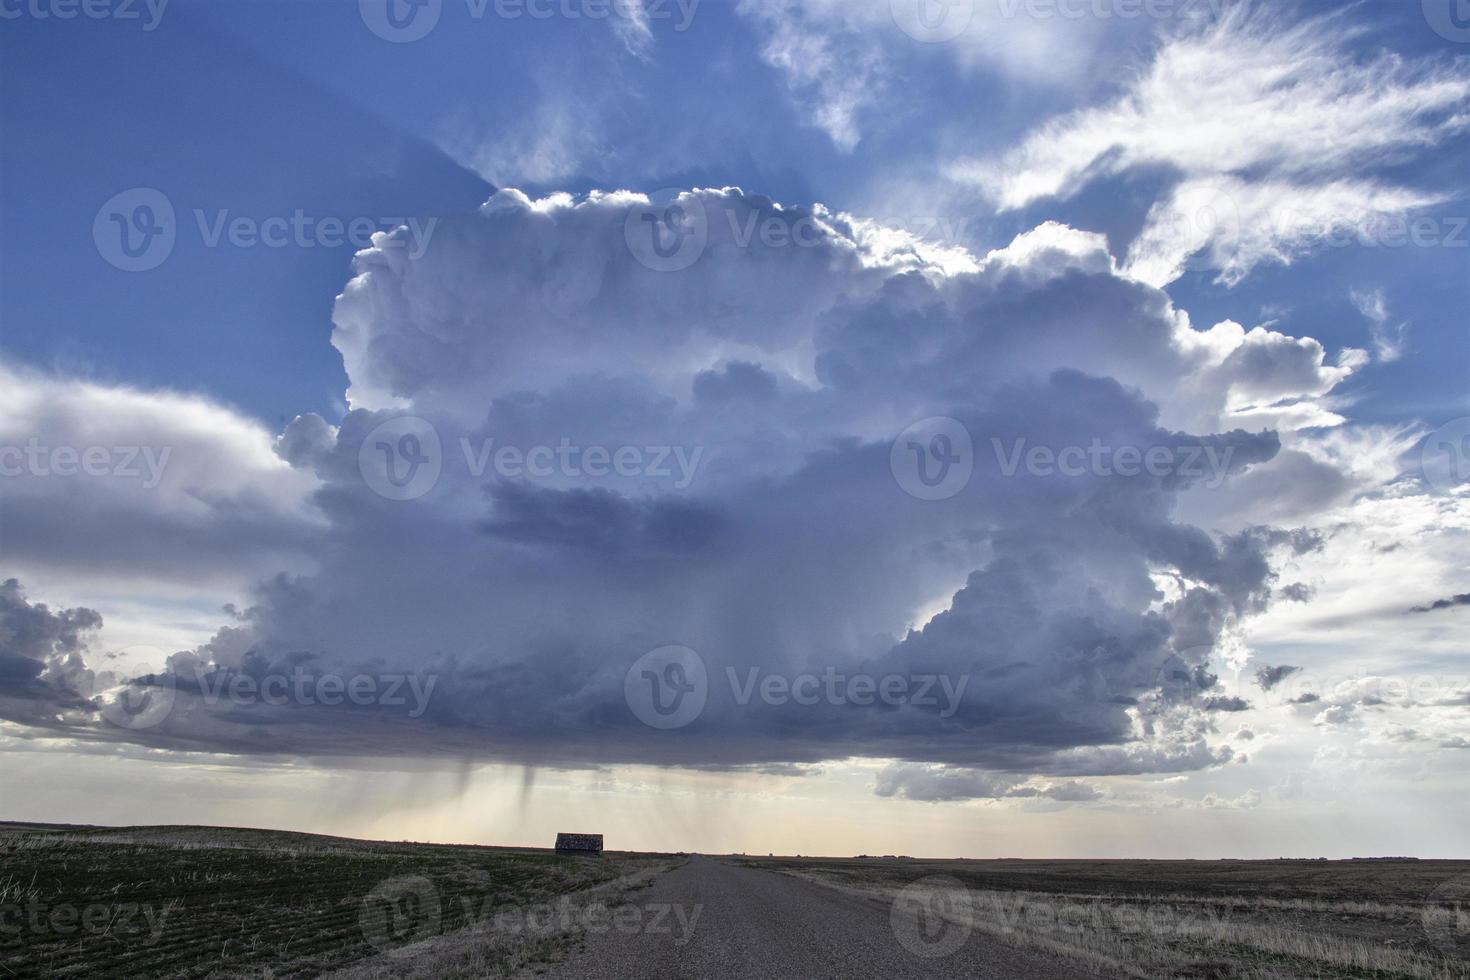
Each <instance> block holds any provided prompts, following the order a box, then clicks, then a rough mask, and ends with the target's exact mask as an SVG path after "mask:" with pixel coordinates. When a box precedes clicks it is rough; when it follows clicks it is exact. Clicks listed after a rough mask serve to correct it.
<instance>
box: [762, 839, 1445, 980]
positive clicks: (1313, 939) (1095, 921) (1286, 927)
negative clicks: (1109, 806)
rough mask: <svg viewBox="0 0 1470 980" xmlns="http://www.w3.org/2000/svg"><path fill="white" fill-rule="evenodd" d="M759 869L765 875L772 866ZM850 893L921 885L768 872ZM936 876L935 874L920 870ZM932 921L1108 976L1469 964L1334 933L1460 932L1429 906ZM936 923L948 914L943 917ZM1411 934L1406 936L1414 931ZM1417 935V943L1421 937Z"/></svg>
mask: <svg viewBox="0 0 1470 980" xmlns="http://www.w3.org/2000/svg"><path fill="white" fill-rule="evenodd" d="M764 866H766V867H770V865H769V864H765V865H764ZM773 870H781V871H783V872H784V873H786V874H791V875H795V876H797V877H801V878H805V879H807V880H810V881H814V882H816V883H819V884H822V885H826V886H828V887H832V888H837V889H839V890H841V891H845V892H848V893H851V894H858V895H863V896H867V897H874V898H878V899H880V900H882V901H885V902H889V903H891V902H893V901H894V900H895V899H897V897H898V896H899V894H900V892H901V891H902V889H903V888H904V887H905V885H907V884H909V883H910V882H913V881H915V880H922V879H923V877H924V876H923V875H921V874H918V873H916V872H915V871H914V870H912V869H908V868H904V867H903V866H901V865H893V866H890V867H889V868H888V869H886V870H885V869H884V868H882V866H874V865H870V866H865V867H862V868H860V869H855V868H853V867H852V866H850V865H849V866H838V867H832V868H824V867H822V866H821V865H820V863H819V862H804V863H803V864H802V865H801V866H799V867H797V866H785V867H779V868H773ZM923 870H933V869H923ZM934 891H935V893H936V895H937V896H938V897H943V898H947V901H943V902H938V903H935V904H934V905H932V906H931V908H933V909H935V910H936V911H938V910H942V909H946V908H947V909H950V910H953V911H952V912H951V913H950V914H948V915H946V917H947V918H950V919H952V920H954V921H958V922H968V923H969V925H970V926H971V927H972V928H973V929H974V930H975V931H976V932H978V933H982V934H984V935H987V936H990V937H993V938H995V939H997V940H1000V941H1002V942H1005V943H1008V944H1011V945H1015V946H1019V947H1023V948H1029V949H1035V950H1041V951H1045V952H1049V953H1054V954H1060V955H1064V956H1068V957H1070V958H1072V959H1074V960H1077V961H1079V962H1082V963H1085V964H1087V965H1088V966H1090V967H1092V968H1093V969H1096V970H1098V971H1099V972H1100V973H1102V974H1104V975H1107V976H1129V977H1138V978H1155V977H1190V978H1210V980H1226V978H1230V980H1237V978H1238V980H1297V978H1333V980H1347V978H1361V980H1390V978H1393V980H1400V978H1401V980H1466V978H1470V961H1465V960H1459V959H1452V958H1451V957H1449V956H1448V955H1446V954H1445V953H1444V951H1441V950H1437V949H1435V948H1433V947H1432V946H1431V945H1430V944H1429V943H1427V942H1419V943H1415V944H1412V945H1411V944H1410V943H1409V942H1407V941H1406V940H1403V939H1385V938H1365V937H1362V936H1358V935H1353V934H1351V933H1349V932H1344V931H1341V930H1340V929H1338V928H1334V926H1337V925H1341V924H1343V923H1348V922H1353V923H1356V922H1357V921H1358V920H1362V919H1369V920H1378V921H1379V922H1381V923H1385V924H1398V925H1404V926H1406V927H1411V928H1417V927H1418V923H1419V921H1420V917H1421V915H1426V914H1427V915H1429V916H1431V918H1434V917H1438V918H1435V921H1439V919H1442V920H1443V923H1444V924H1445V925H1446V927H1447V928H1455V927H1457V926H1459V925H1461V924H1462V920H1461V919H1457V918H1456V917H1457V916H1461V915H1463V913H1462V912H1460V911H1459V910H1456V909H1450V908H1438V907H1434V906H1428V907H1426V906H1424V905H1422V904H1421V905H1418V906H1411V905H1407V904H1403V903H1372V902H1364V901H1360V900H1348V901H1342V902H1332V901H1327V900H1323V899H1321V898H1313V899H1301V898H1272V897H1266V896H1261V897H1259V898H1251V897H1248V896H1244V895H1240V894H1233V895H1224V896H1214V897H1211V896H1205V895H1199V894H1190V895H1177V894H1131V895H1130V894H1119V895H1102V894H1098V893H1097V892H1096V891H1090V892H1085V893H1077V892H1056V893H1051V892H1038V891H1024V890H1005V889H984V888H974V887H966V886H963V885H960V884H958V883H956V884H955V885H953V886H949V887H945V886H938V887H936V888H935V889H934ZM940 914H944V913H942V912H940ZM1410 923H1412V924H1413V925H1412V926H1409V924H1410ZM1421 935H1422V934H1421Z"/></svg>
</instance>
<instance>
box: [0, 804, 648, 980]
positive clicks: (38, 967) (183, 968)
mask: <svg viewBox="0 0 1470 980" xmlns="http://www.w3.org/2000/svg"><path fill="white" fill-rule="evenodd" d="M674 863H676V862H675V860H674V859H673V858H667V857H666V858H660V857H658V856H652V855H624V854H616V853H609V854H607V855H604V856H603V857H601V858H569V857H559V856H557V855H555V854H554V853H551V852H549V851H536V850H515V849H506V848H491V847H470V846H451V845H434V844H412V843H391V842H373V841H356V840H347V839H343V838H335V837H323V836H317V835H313V834H295V833H284V832H276V831H266V830H244V829H228V828H206V827H138V828H88V827H70V826H68V827H62V826H56V825H49V826H48V825H36V824H3V823H0V977H86V978H92V977H138V976H150V977H245V976H250V977H282V978H284V977H308V976H318V975H321V974H324V973H331V972H333V971H337V970H343V969H347V970H356V971H358V972H359V973H360V975H364V976H369V975H370V976H411V975H420V973H419V972H418V971H420V970H421V967H413V966H409V965H406V964H411V963H414V962H421V963H433V962H434V960H435V955H436V954H435V953H434V950H433V947H434V946H435V944H443V943H446V942H448V941H449V940H450V939H451V938H454V937H458V938H457V939H456V941H455V942H454V943H453V946H454V949H453V955H452V957H451V958H453V959H456V960H460V961H469V962H473V963H474V972H475V975H479V976H494V975H496V974H497V973H501V972H505V971H507V970H509V969H511V968H513V967H516V966H521V965H525V964H526V963H527V962H530V961H534V959H535V958H536V957H538V956H542V955H546V956H551V955H555V952H556V947H557V944H558V942H559V941H560V940H561V939H562V938H563V936H564V933H565V930H564V929H561V928H559V926H558V922H557V910H558V909H559V908H564V907H565V906H566V903H567V902H569V901H571V900H572V897H573V896H576V895H578V894H587V893H588V891H589V890H597V889H599V888H600V889H601V890H603V891H606V889H608V888H609V886H614V887H616V886H618V885H619V884H620V883H626V882H629V881H635V880H636V879H637V878H638V877H639V876H640V875H644V876H646V875H648V874H651V873H653V872H654V871H657V870H659V869H661V868H666V867H669V866H671V865H672V864H674ZM558 903H560V904H558ZM527 909H534V910H540V911H541V913H542V915H541V921H539V922H537V921H530V922H528V920H526V919H525V918H520V919H517V918H515V917H514V916H513V915H512V913H513V912H515V911H516V910H527ZM506 923H510V924H512V925H514V926H516V928H509V929H508V928H503V927H504V926H505V925H506ZM492 925H494V926H499V927H501V928H497V929H491V928H488V927H489V926H492ZM477 926H478V927H481V928H479V929H478V930H477V929H475V928H474V927H477ZM477 933H478V937H477V938H476V934H477ZM490 933H494V936H493V937H492V936H490ZM466 936H470V937H472V938H471V939H470V941H468V942H467V941H465V937H466ZM410 945H412V948H413V950H415V951H417V952H416V954H415V956H412V957H406V956H402V955H401V953H402V951H403V949H404V948H407V947H409V946H410ZM435 972H438V973H440V974H441V975H451V973H450V972H449V971H447V970H446V971H435ZM429 975H434V973H433V972H431V973H430V974H429Z"/></svg>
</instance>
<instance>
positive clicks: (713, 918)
mask: <svg viewBox="0 0 1470 980" xmlns="http://www.w3.org/2000/svg"><path fill="white" fill-rule="evenodd" d="M627 900H628V901H629V902H631V903H632V904H633V905H635V906H637V907H638V908H639V909H641V910H642V911H641V913H640V914H639V915H637V916H636V917H635V916H633V915H631V914H630V915H629V917H628V920H627V921H628V923H629V925H628V926H627V927H624V928H619V927H618V926H617V924H616V920H615V919H613V920H612V921H611V922H609V923H608V924H607V926H606V927H605V928H602V929H599V930H598V931H597V932H595V933H592V934H589V935H588V936H587V940H586V945H585V946H584V947H583V948H582V949H581V950H580V951H578V952H576V953H574V954H572V956H571V957H570V958H569V959H567V960H565V961H563V962H561V963H559V964H557V965H556V966H554V967H552V968H551V969H550V971H549V972H548V973H546V974H542V976H547V977H554V978H568V980H586V978H599V980H603V978H606V980H624V978H626V980H649V978H663V977H668V978H676V977H677V978H681V980H703V978H717V977H718V978H728V977H753V978H760V980H784V978H791V980H816V978H823V977H831V978H839V977H841V978H846V977H885V978H904V977H937V976H944V977H973V978H982V980H988V978H994V980H1072V978H1078V980H1081V978H1088V977H1092V976H1094V975H1093V974H1089V973H1086V972H1085V971H1083V970H1082V969H1081V968H1080V967H1078V966H1076V965H1074V964H1071V963H1069V962H1068V961H1065V960H1061V959H1056V958H1053V957H1050V956H1047V955H1043V954H1039V953H1032V952H1027V951H1024V950H1018V949H1013V948H1011V947H1008V946H1005V945H1003V944H1001V943H998V942H996V941H995V940H993V939H991V938H989V937H988V936H985V935H984V934H982V933H979V932H973V933H972V932H970V931H969V930H967V929H966V928H965V927H964V926H963V925H959V924H955V923H953V922H947V921H944V920H943V919H942V918H939V917H936V916H934V915H930V914H927V913H926V911H925V908H924V904H923V903H919V902H905V901H902V900H900V901H899V902H898V903H896V904H897V905H898V911H897V912H895V911H894V907H895V903H894V902H888V901H878V900H876V899H872V898H863V897H857V896H854V895H849V894H847V893H845V892H839V891H836V890H834V889H831V888H827V887H824V886H822V885H817V884H813V883H811V882H808V881H803V880H800V879H797V878H792V877H789V876H787V875H783V874H777V873H775V872H770V871H758V870H753V869H749V868H741V867H737V866H734V865H732V864H726V863H724V862H721V861H718V860H714V859H711V858H701V857H695V858H693V859H691V860H690V861H689V863H688V864H686V865H684V866H683V867H681V868H678V869H676V870H674V871H671V872H669V873H668V874H665V875H663V876H661V877H660V878H659V879H658V880H657V882H656V883H655V884H654V885H653V887H651V888H649V889H648V890H647V891H644V892H640V893H637V894H634V895H629V896H628V899H627ZM635 919H636V925H634V924H633V923H634V920H635Z"/></svg>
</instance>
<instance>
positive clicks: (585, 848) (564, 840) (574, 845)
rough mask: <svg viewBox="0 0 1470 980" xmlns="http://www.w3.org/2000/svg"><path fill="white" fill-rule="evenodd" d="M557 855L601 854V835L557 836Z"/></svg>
mask: <svg viewBox="0 0 1470 980" xmlns="http://www.w3.org/2000/svg"><path fill="white" fill-rule="evenodd" d="M556 853H558V854H601V853H602V835H601V834H557V835H556Z"/></svg>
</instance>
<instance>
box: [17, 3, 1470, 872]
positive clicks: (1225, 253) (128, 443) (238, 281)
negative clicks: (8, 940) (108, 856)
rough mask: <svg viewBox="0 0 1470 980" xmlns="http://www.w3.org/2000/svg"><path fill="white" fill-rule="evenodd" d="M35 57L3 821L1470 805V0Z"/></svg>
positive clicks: (98, 14) (66, 39) (401, 33)
mask: <svg viewBox="0 0 1470 980" xmlns="http://www.w3.org/2000/svg"><path fill="white" fill-rule="evenodd" d="M0 55H3V57H0V86H3V91H4V92H5V97H4V98H3V100H0V228H3V229H4V230H3V234H0V774H3V780H4V786H5V792H4V793H3V795H0V800H3V805H0V819H25V820H51V821H58V822H72V823H106V824H122V823H212V824H231V825H240V824H246V825H251V826H265V827H278V828H284V829H297V830H309V831H317V832H325V833H338V834H346V835H352V836H366V837H379V838H392V839H412V840H441V841H465V842H475V843H500V844H531V845H543V846H544V845H548V844H549V843H550V841H551V839H552V836H553V835H554V834H555V833H556V832H558V831H579V832H602V833H604V834H605V835H606V836H607V840H608V846H609V847H611V848H615V849H640V848H642V849H655V848H665V849H668V848H678V849H685V850H702V851H709V852H727V851H750V852H768V851H771V852H778V853H781V852H785V853H808V854H810V853H827V854H844V853H875V854H923V855H935V856H971V857H998V856H1017V857H1043V856H1075V857H1087V856H1093V857H1118V856H1141V857H1220V856H1233V857H1275V856H1278V855H1287V856H1319V855H1320V856H1328V857H1343V856H1352V855H1366V854H1405V853H1408V854H1417V855H1420V856H1425V857H1465V856H1466V851H1467V843H1470V839H1467V831H1466V829H1465V825H1464V821H1463V809H1464V800H1465V795H1466V790H1467V788H1470V778H1467V774H1470V656H1467V652H1470V651H1467V649H1466V638H1467V635H1470V633H1467V630H1466V625H1467V621H1470V564H1467V560H1466V557H1465V556H1466V554H1467V549H1466V547H1465V544H1466V538H1467V534H1470V331H1467V326H1470V275H1467V273H1470V21H1467V20H1466V19H1465V17H1464V14H1463V5H1460V4H1457V3H1456V2H1454V0H1422V2H1421V0H1412V2H1404V3H1374V2H1366V3H1336V2H1334V3H1328V2H1278V3H1272V4H1269V5H1268V4H1248V3H1240V2H1235V0H892V2H890V0H856V2H854V0H739V2H719V0H699V2H695V0H682V2H680V0H483V2H481V0H419V2H412V3H411V2H409V0H361V2H356V0H350V2H349V0H319V2H306V0H233V2H229V3H220V2H202V0H166V2H165V0H151V2H149V0H89V2H71V0H0Z"/></svg>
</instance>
